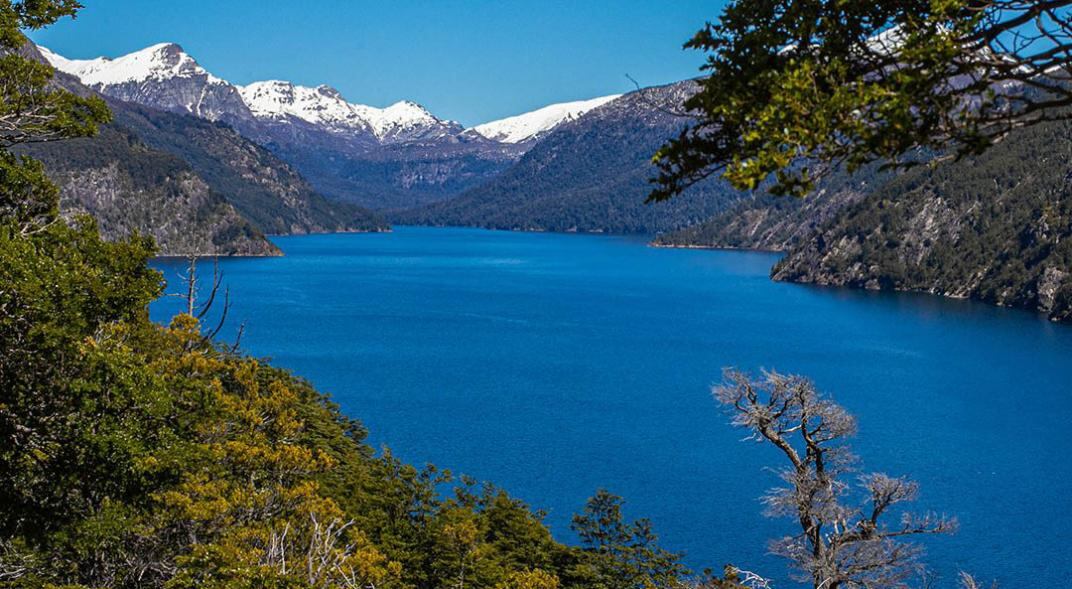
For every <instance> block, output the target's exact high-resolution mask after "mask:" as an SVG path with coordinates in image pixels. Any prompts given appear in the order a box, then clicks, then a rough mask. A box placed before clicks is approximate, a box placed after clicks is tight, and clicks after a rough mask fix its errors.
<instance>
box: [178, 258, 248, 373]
mask: <svg viewBox="0 0 1072 589" xmlns="http://www.w3.org/2000/svg"><path fill="white" fill-rule="evenodd" d="M197 263H198V257H197V256H193V255H191V256H190V257H189V259H188V265H187V267H186V273H185V274H182V273H180V274H179V278H180V280H182V282H183V283H185V285H186V292H184V293H176V294H174V295H173V296H177V297H179V298H180V299H182V300H183V302H184V303H185V304H186V309H185V311H186V314H187V315H189V316H191V317H193V318H195V319H197V320H198V321H199V322H201V321H203V320H204V318H205V316H206V315H208V313H209V311H211V310H212V308H213V306H214V305H215V304H216V299H217V297H218V296H219V294H220V289H221V288H223V307H222V309H221V311H220V318H219V320H218V321H217V322H216V325H215V326H213V328H212V329H210V330H208V331H207V332H205V335H204V337H202V339H201V342H200V343H201V345H204V344H206V343H208V342H209V341H211V340H213V339H215V338H216V336H217V335H219V334H220V331H222V330H223V326H224V325H225V324H226V322H227V315H228V313H230V311H231V289H230V288H224V287H223V270H221V269H220V259H219V258H218V257H217V258H213V259H212V279H211V281H210V282H209V289H208V296H207V297H206V298H205V300H204V301H203V302H202V301H201V287H202V284H201V279H200V278H198V275H197ZM244 331H245V324H244V323H243V324H240V325H239V326H238V333H237V335H236V336H235V342H234V344H233V345H232V346H230V348H231V351H232V352H233V351H237V349H238V346H239V345H240V344H241V342H242V334H243V332H244Z"/></svg>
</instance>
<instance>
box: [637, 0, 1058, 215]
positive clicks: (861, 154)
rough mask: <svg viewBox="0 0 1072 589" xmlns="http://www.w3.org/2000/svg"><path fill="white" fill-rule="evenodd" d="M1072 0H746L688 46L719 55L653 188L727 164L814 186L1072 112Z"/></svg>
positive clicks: (736, 177) (734, 177) (990, 139)
mask: <svg viewBox="0 0 1072 589" xmlns="http://www.w3.org/2000/svg"><path fill="white" fill-rule="evenodd" d="M1070 9H1072V2H1069V1H1020V0H995V1H980V0H941V1H931V0H897V1H894V2H870V1H865V0H851V1H847V2H846V1H838V2H834V1H831V0H780V1H777V2H765V1H760V0H736V1H734V2H732V3H731V4H730V5H729V6H728V7H727V8H726V9H725V11H724V12H723V14H722V16H721V18H720V19H719V21H718V23H717V24H708V25H707V26H706V27H705V28H704V29H703V30H701V31H700V32H698V33H697V34H696V36H695V37H693V38H692V39H691V40H690V41H689V42H688V43H686V45H685V46H686V47H687V48H692V49H697V50H701V51H704V52H706V53H707V54H708V60H707V63H706V64H705V65H704V67H703V70H704V71H705V72H706V76H705V77H704V78H702V79H701V80H699V82H698V88H697V93H696V94H695V95H694V96H692V97H691V98H690V99H689V100H688V101H686V103H685V105H684V108H685V109H686V110H688V111H690V112H691V113H692V114H693V115H694V116H695V117H696V120H695V123H694V124H692V125H691V126H690V127H688V128H687V129H686V130H684V131H682V132H681V133H680V134H679V135H678V136H677V137H676V138H674V139H673V140H671V141H670V142H669V143H667V144H666V145H665V146H664V147H663V148H662V149H661V150H660V151H659V152H658V154H656V156H655V158H654V161H655V163H656V164H657V166H658V170H659V172H658V176H657V178H655V179H654V183H655V188H654V189H653V191H652V193H651V196H650V199H651V200H655V201H659V200H665V199H668V198H671V197H674V196H676V195H679V194H681V193H682V192H683V191H684V190H686V189H687V188H688V187H690V186H692V185H693V184H695V183H697V182H701V181H703V180H705V179H707V178H710V177H715V176H721V177H723V178H725V179H726V180H728V181H729V182H730V183H731V184H733V185H734V186H735V187H737V188H740V189H745V190H754V189H757V188H758V187H760V186H763V187H764V188H768V189H769V190H770V191H771V192H772V193H774V194H791V195H797V196H801V195H804V194H806V193H807V192H808V191H810V190H811V189H812V188H813V187H814V185H815V182H816V181H817V180H818V179H820V178H822V177H823V176H824V175H826V174H828V173H830V172H831V171H832V170H835V169H838V168H841V167H844V168H847V169H848V170H849V171H850V172H851V171H855V170H856V169H858V168H860V167H861V166H864V165H866V164H869V163H872V162H882V163H883V165H884V166H892V167H907V166H912V165H918V164H919V163H920V161H921V160H924V159H926V156H923V157H920V156H917V155H914V154H915V153H916V152H917V151H922V152H923V153H924V154H931V153H939V154H943V156H942V157H943V159H948V158H959V157H963V156H966V155H973V154H978V153H981V152H982V151H984V150H986V149H987V148H989V147H990V146H992V145H994V144H995V143H997V142H999V141H1001V140H1002V139H1004V138H1005V137H1006V136H1007V135H1008V134H1009V133H1010V132H1012V131H1014V130H1016V129H1018V128H1022V127H1026V126H1031V125H1036V124H1039V123H1043V122H1046V121H1053V120H1065V119H1068V118H1070V117H1072V108H1069V107H1070V106H1072V84H1070V83H1069V82H1070V80H1069V77H1070V71H1069V65H1070V63H1072V10H1070Z"/></svg>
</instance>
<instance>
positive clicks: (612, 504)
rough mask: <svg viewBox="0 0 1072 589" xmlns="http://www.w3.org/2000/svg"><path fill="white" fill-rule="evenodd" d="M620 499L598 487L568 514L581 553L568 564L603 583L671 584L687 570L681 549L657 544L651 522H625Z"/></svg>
mask: <svg viewBox="0 0 1072 589" xmlns="http://www.w3.org/2000/svg"><path fill="white" fill-rule="evenodd" d="M622 503H623V502H622V499H621V497H618V496H616V495H612V494H610V493H608V492H607V491H605V490H602V489H601V490H600V491H599V492H597V493H596V495H595V496H594V497H592V498H591V499H589V500H588V504H587V505H586V506H585V508H584V512H583V513H581V514H578V515H575V516H574V517H573V530H574V531H575V532H577V535H578V536H580V538H581V543H582V546H584V548H585V552H584V555H585V558H583V559H582V560H581V562H580V563H578V565H577V566H576V567H575V568H574V569H573V570H572V572H573V574H574V575H576V576H577V577H580V578H584V579H585V581H586V584H591V585H592V586H595V587H602V588H606V589H651V588H656V587H671V586H674V585H676V584H677V583H678V582H679V580H680V579H681V578H682V577H683V576H684V575H685V574H687V572H688V571H687V570H686V569H685V568H684V567H683V566H682V565H681V564H680V562H679V561H680V558H681V555H680V554H675V553H672V552H667V551H665V550H663V549H661V548H659V546H658V544H657V543H656V540H657V538H656V536H655V533H654V532H653V531H652V527H651V522H649V521H648V520H643V519H642V520H638V521H635V522H632V523H628V522H626V521H625V520H624V518H623V516H622Z"/></svg>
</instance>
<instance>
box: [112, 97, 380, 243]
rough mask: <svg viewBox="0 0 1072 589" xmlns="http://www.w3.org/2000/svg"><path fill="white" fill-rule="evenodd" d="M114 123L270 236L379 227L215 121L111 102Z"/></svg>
mask: <svg viewBox="0 0 1072 589" xmlns="http://www.w3.org/2000/svg"><path fill="white" fill-rule="evenodd" d="M111 108H112V112H113V114H114V116H115V124H116V125H117V126H119V127H121V128H123V129H126V130H129V131H131V132H132V133H133V134H135V135H136V136H137V137H138V138H139V139H141V140H142V141H143V142H144V143H145V144H146V145H148V146H150V147H152V148H155V149H159V150H161V151H166V152H168V153H171V154H173V155H176V156H178V157H180V158H182V159H183V160H185V161H186V162H188V163H189V164H190V165H191V167H192V168H193V169H194V170H195V171H196V172H197V173H198V174H199V175H200V176H201V177H202V178H204V180H205V181H206V182H207V183H208V184H209V185H210V186H211V187H212V188H213V189H214V190H215V191H216V192H218V193H220V194H223V195H225V196H226V199H227V201H228V202H230V203H231V204H232V205H234V207H235V208H236V209H237V210H238V211H239V212H240V213H241V214H242V215H243V216H244V217H246V218H247V219H249V220H250V221H252V222H253V223H254V224H255V225H256V226H257V227H258V228H259V229H261V230H262V231H264V232H266V233H271V234H295V233H323V232H338V231H377V230H383V229H385V228H386V224H385V223H384V222H383V221H382V220H380V219H379V217H378V216H376V215H374V214H372V213H370V212H369V211H367V210H364V209H361V208H360V207H357V206H353V205H348V204H345V203H334V202H329V201H328V200H326V199H325V198H324V197H323V196H321V195H319V194H317V193H316V192H315V191H314V190H313V188H312V187H311V186H310V185H309V184H308V183H307V182H306V181H305V179H304V178H302V177H301V176H300V175H299V174H298V173H297V172H296V171H295V170H294V169H293V168H291V167H290V166H289V165H288V164H286V163H284V162H283V161H281V160H279V159H278V158H277V157H276V156H275V155H274V154H272V153H271V152H269V151H268V150H266V149H264V148H262V147H260V146H258V145H256V144H254V143H253V142H251V141H249V140H247V139H245V138H243V137H242V136H241V135H239V134H238V133H236V132H235V131H234V130H233V129H231V128H229V127H227V126H224V125H219V124H214V123H210V122H208V121H205V120H202V119H197V118H194V117H190V116H182V115H177V114H173V113H169V112H162V111H157V110H153V109H149V108H145V107H141V106H138V105H133V104H128V103H120V102H116V101H112V102H111Z"/></svg>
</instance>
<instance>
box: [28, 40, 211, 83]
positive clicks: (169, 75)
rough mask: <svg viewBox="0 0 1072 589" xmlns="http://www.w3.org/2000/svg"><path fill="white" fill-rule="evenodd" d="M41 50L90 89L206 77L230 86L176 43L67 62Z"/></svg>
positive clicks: (58, 66)
mask: <svg viewBox="0 0 1072 589" xmlns="http://www.w3.org/2000/svg"><path fill="white" fill-rule="evenodd" d="M39 49H40V50H41V54H42V55H43V56H44V57H45V59H47V60H48V61H49V63H51V64H52V66H53V67H55V68H56V69H58V70H60V71H62V72H66V73H68V74H71V75H73V76H75V77H77V78H78V79H80V80H81V81H82V83H83V84H86V85H87V86H93V87H98V88H101V87H107V86H113V85H118V84H125V83H128V82H144V81H148V80H157V81H160V80H170V79H173V78H193V77H200V76H204V77H205V78H206V79H207V81H208V82H209V83H210V84H226V83H227V82H225V81H224V80H221V79H220V78H217V77H215V76H213V75H212V74H210V73H208V71H206V70H205V68H203V67H201V65H200V64H198V63H197V61H195V60H194V58H192V57H190V55H189V54H187V53H186V52H185V51H183V49H182V47H180V46H179V45H177V44H175V43H159V44H157V45H153V46H151V47H146V48H145V49H142V50H141V51H135V52H134V53H130V54H128V55H124V56H122V57H117V58H115V59H111V58H108V57H98V58H96V59H67V58H65V57H63V56H61V55H58V54H56V53H54V52H52V51H50V50H48V49H47V48H45V47H39Z"/></svg>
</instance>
